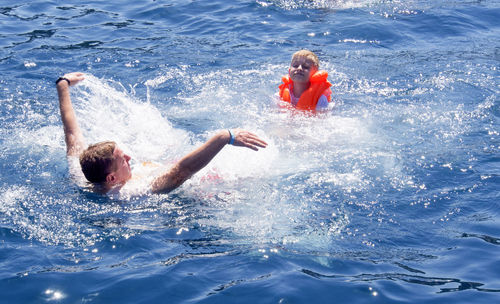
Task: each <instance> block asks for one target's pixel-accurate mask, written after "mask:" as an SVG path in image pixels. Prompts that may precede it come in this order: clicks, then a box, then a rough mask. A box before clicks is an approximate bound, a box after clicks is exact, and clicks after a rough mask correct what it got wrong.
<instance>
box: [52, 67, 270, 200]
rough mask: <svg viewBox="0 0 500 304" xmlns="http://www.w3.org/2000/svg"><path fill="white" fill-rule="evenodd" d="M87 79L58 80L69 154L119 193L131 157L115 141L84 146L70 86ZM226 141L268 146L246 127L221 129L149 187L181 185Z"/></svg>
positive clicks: (159, 190) (103, 184) (100, 185)
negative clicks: (246, 129) (244, 128)
mask: <svg viewBox="0 0 500 304" xmlns="http://www.w3.org/2000/svg"><path fill="white" fill-rule="evenodd" d="M84 78H85V77H84V74H83V73H69V74H66V75H64V76H63V77H61V78H59V79H58V80H57V81H56V86H57V94H58V96H59V109H60V111H61V119H62V122H63V126H64V137H65V142H66V148H67V150H66V154H67V156H78V157H79V159H80V166H81V169H82V171H83V174H84V175H85V177H86V178H87V180H88V181H90V182H92V183H93V184H94V185H98V187H96V188H97V189H100V191H102V192H104V193H108V192H110V191H113V192H117V191H119V190H120V189H121V188H122V187H123V186H124V185H125V184H126V183H127V182H128V181H129V180H130V179H131V178H132V170H131V168H130V164H129V161H130V156H128V155H127V154H125V153H124V151H123V150H121V149H120V147H118V146H117V145H116V143H115V142H112V141H107V142H101V143H97V144H93V145H90V146H89V147H88V148H86V147H85V141H84V138H83V135H82V132H81V130H80V127H79V125H78V122H77V120H76V115H75V111H74V109H73V105H72V103H71V98H70V94H69V87H70V86H73V85H75V84H77V83H78V82H80V81H82V80H83V79H84ZM227 144H230V145H234V146H241V147H247V148H249V149H252V150H255V151H257V150H258V148H265V147H266V146H267V143H266V142H265V141H263V140H262V139H260V138H259V137H257V135H255V134H253V133H250V132H248V131H245V130H241V129H234V130H222V131H219V132H217V134H215V135H214V136H213V137H212V138H210V139H209V140H208V141H207V142H205V143H204V144H203V145H202V146H200V147H198V148H197V149H195V150H194V151H192V152H191V153H188V154H187V155H185V156H184V157H182V158H181V159H180V160H179V161H177V162H176V163H175V164H174V165H173V166H172V167H171V168H170V170H168V171H167V172H166V173H163V174H161V175H159V176H157V177H155V178H154V179H153V181H152V183H151V184H150V189H149V190H151V192H153V193H165V192H169V191H171V190H173V189H175V188H177V187H179V186H180V185H182V183H184V182H185V181H186V180H187V179H189V178H190V177H191V176H192V175H193V174H195V173H196V172H198V171H199V170H201V169H202V168H203V167H205V166H206V165H207V164H208V163H209V162H210V161H211V160H212V159H213V158H214V157H215V155H217V153H219V152H220V151H221V150H222V148H224V147H225V146H226V145H227Z"/></svg>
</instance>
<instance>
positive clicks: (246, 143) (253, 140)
mask: <svg viewBox="0 0 500 304" xmlns="http://www.w3.org/2000/svg"><path fill="white" fill-rule="evenodd" d="M231 132H232V133H233V136H234V142H233V146H240V147H247V148H250V149H252V150H255V151H258V150H259V147H260V148H265V147H267V143H266V142H265V141H263V140H262V139H260V138H259V137H258V136H257V135H255V134H253V133H252V132H248V131H245V130H242V129H233V130H231Z"/></svg>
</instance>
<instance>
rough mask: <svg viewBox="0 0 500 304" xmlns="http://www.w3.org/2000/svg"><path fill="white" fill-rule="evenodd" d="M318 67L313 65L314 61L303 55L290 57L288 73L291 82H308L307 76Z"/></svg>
mask: <svg viewBox="0 0 500 304" xmlns="http://www.w3.org/2000/svg"><path fill="white" fill-rule="evenodd" d="M317 70H318V68H316V66H315V65H314V62H313V61H312V60H311V59H309V58H307V57H305V56H296V57H295V58H293V59H292V63H291V64H290V68H289V69H288V75H290V78H291V79H292V80H293V82H302V83H306V82H309V76H311V75H312V74H314V73H315V72H316V71H317Z"/></svg>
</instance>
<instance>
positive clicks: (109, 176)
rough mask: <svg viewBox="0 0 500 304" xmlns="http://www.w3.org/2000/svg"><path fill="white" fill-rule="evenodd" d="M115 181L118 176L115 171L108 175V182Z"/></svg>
mask: <svg viewBox="0 0 500 304" xmlns="http://www.w3.org/2000/svg"><path fill="white" fill-rule="evenodd" d="M115 181H116V176H115V174H114V173H110V174H108V175H106V182H107V183H108V184H113V183H114V182H115Z"/></svg>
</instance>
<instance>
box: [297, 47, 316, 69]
mask: <svg viewBox="0 0 500 304" xmlns="http://www.w3.org/2000/svg"><path fill="white" fill-rule="evenodd" d="M296 57H306V58H307V59H309V60H311V61H312V62H313V64H314V66H315V67H316V68H317V69H319V59H318V56H316V54H314V53H313V52H311V51H309V50H300V51H297V52H295V53H293V55H292V61H293V60H294V59H295V58H296Z"/></svg>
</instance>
